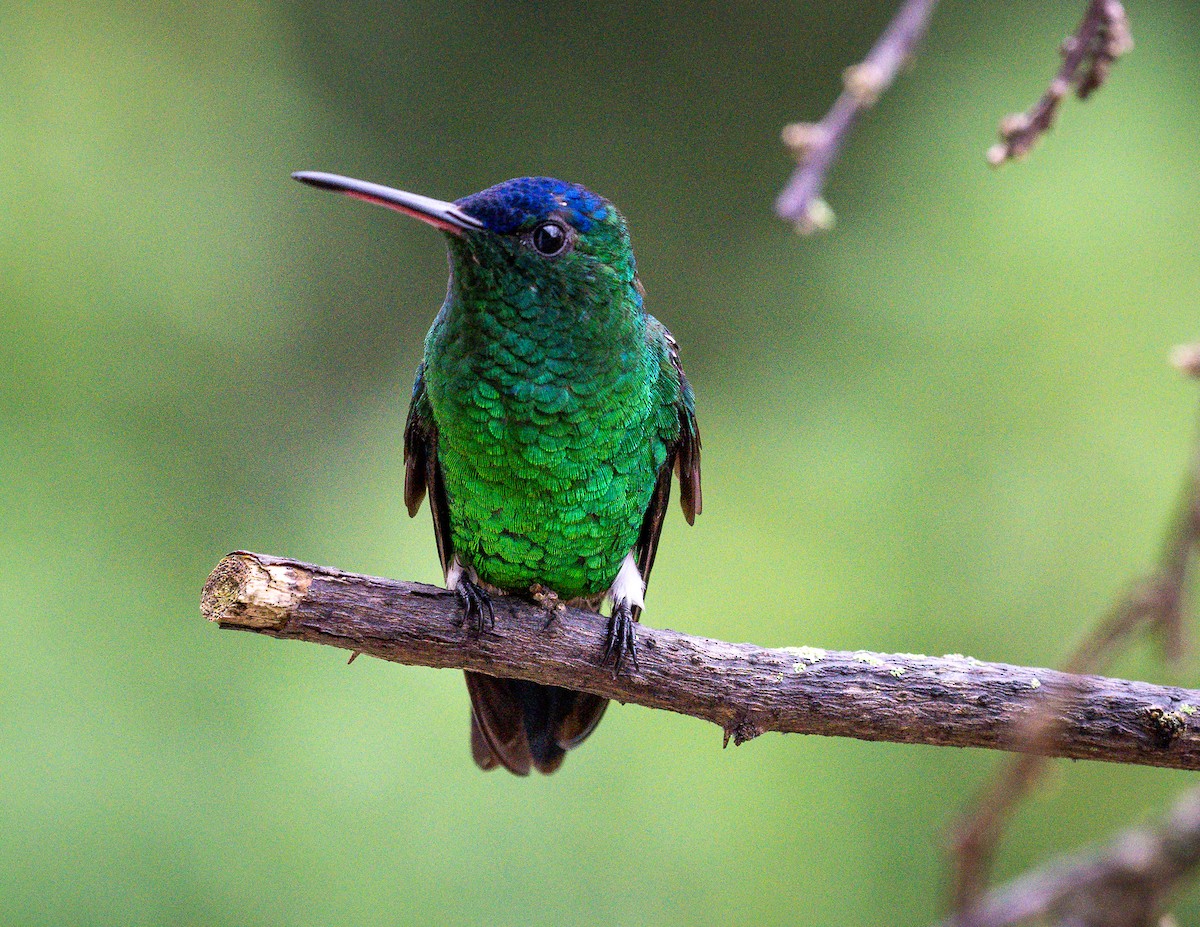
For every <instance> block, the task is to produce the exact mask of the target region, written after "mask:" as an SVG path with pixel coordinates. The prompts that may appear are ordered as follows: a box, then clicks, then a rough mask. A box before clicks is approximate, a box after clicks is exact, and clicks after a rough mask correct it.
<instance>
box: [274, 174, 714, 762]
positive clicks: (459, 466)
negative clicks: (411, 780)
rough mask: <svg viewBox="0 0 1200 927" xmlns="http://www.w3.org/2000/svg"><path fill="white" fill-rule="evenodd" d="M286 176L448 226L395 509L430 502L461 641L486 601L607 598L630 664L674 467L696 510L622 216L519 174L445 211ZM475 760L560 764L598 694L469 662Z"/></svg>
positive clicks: (687, 417)
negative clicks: (441, 294) (500, 674)
mask: <svg viewBox="0 0 1200 927" xmlns="http://www.w3.org/2000/svg"><path fill="white" fill-rule="evenodd" d="M292 176H293V177H295V179H297V180H299V181H302V182H304V183H307V184H311V185H312V186H315V187H320V188H323V189H326V190H335V191H338V192H341V193H345V194H348V195H350V196H353V197H356V198H357V199H361V200H365V201H367V202H369V203H376V204H378V205H381V206H386V207H388V208H391V209H395V210H398V211H399V212H402V213H404V214H405V215H408V216H412V217H413V218H415V219H420V220H421V221H422V222H425V223H427V224H429V225H432V226H433V227H434V228H437V229H440V230H441V231H442V232H444V233H446V237H447V240H448V243H449V250H450V281H449V285H448V289H447V293H446V300H445V302H444V303H443V304H442V307H441V311H439V312H438V314H437V317H436V318H435V319H434V321H433V326H432V327H431V328H430V329H429V334H428V335H427V336H426V338H425V354H424V359H423V360H422V362H421V364H420V365H419V366H418V367H417V377H416V383H415V384H414V386H413V392H412V403H411V405H410V407H409V410H408V421H407V424H406V425H405V430H404V458H405V480H404V500H405V503H406V504H407V506H408V512H409V515H410V516H412V515H416V514H417V511H418V510H419V509H420V507H421V502H422V500H423V499H424V498H425V496H426V495H427V494H428V496H429V507H430V510H431V511H432V514H433V529H434V536H435V538H436V540H437V548H438V555H439V557H440V559H441V565H442V570H443V572H444V574H445V579H446V587H447V588H448V589H452V590H454V592H455V593H456V595H457V596H458V598H459V601H460V603H461V607H462V612H463V614H462V619H463V622H464V624H465V625H466V628H467V631H468V633H470V634H474V635H478V634H480V633H482V632H483V631H484V630H485V629H488V628H491V627H493V626H494V623H495V616H494V611H493V607H492V596H494V595H498V594H505V593H507V594H524V595H529V594H530V593H534V594H543V595H544V594H546V593H549V594H552V596H553V597H555V598H557V599H558V600H560V601H562V602H565V603H568V604H571V605H575V606H578V607H583V608H588V609H591V610H593V611H596V612H597V613H599V610H600V607H601V605H602V604H603V603H604V602H606V601H607V602H608V603H609V604H610V605H611V614H610V617H609V619H608V629H607V630H608V635H607V643H606V647H605V650H604V653H603V655H602V656H601V658H600V661H601V663H604V664H607V663H609V662H611V663H612V665H613V671H614V673H616V672H620V671H621V668H622V666H624V665H626V664H633V666H634V667H636V660H637V654H636V650H635V636H634V630H633V623H634V622H635V621H637V620H638V617H639V615H640V613H641V609H642V608H643V605H644V602H643V593H644V591H645V584H646V581H647V580H648V579H649V578H650V570H651V567H652V566H653V565H654V554H655V550H656V549H657V547H658V539H659V534H660V532H661V531H662V525H663V519H664V518H665V516H666V510H667V505H668V502H669V501H670V494H671V478H672V473H673V472H674V474H675V475H676V476H677V478H678V480H679V487H680V499H681V502H682V505H683V512H684V516H685V517H686V519H687V521H688V523H689V524H691V523H692V522H693V521H694V519H695V517H696V515H698V514H699V513H700V509H701V497H700V433H699V430H698V428H697V425H696V411H695V399H694V397H693V394H692V388H691V386H690V385H689V384H688V381H687V377H685V376H684V373H683V367H682V366H681V364H680V360H679V348H678V346H677V344H676V343H675V340H674V338H672V337H671V333H670V332H668V331H667V329H666V328H665V327H664V326H663V325H662V324H661V323H660V322H659V321H658V320H657V319H655V318H654V317H653V316H652V315H650V314H649V313H648V312H646V311H645V309H644V308H643V296H644V290H643V288H642V284H641V281H640V280H639V279H638V275H637V267H636V264H635V262H634V257H633V250H632V247H631V245H630V240H629V231H628V229H627V227H626V224H625V219H624V218H623V217H622V216H621V214H620V213H619V212H618V211H617V210H616V208H615V207H614V206H613V204H612V203H610V202H609V201H608V200H606V199H604V198H602V197H600V196H597V195H596V194H595V193H592V192H591V191H590V190H587V189H585V188H584V187H582V186H580V185H578V184H573V183H566V182H564V181H561V180H553V179H551V178H547V177H522V178H518V179H516V180H509V181H506V182H505V183H501V184H498V185H497V186H494V187H490V188H489V189H487V190H484V191H482V192H480V193H475V194H473V195H471V196H467V197H464V198H463V199H460V200H458V201H456V202H453V203H449V202H443V201H440V200H435V199H431V198H429V197H425V196H419V195H416V194H413V193H406V192H404V191H401V190H395V189H392V188H390V187H385V186H380V185H378V184H373V183H367V182H364V181H361V180H354V179H351V178H348V177H341V176H338V175H336V174H325V173H319V172H315V171H300V172H297V173H295V174H293V175H292ZM466 676H467V691H468V692H469V694H470V698H471V752H472V755H473V756H474V759H475V762H476V763H477V764H478V765H479V766H480V767H481V768H482V769H485V770H487V769H494V768H495V767H497V766H503V767H504V768H505V769H507V770H509V771H510V772H513V773H516V774H517V775H522V776H523V775H528V773H529V771H530V769H531V768H535V769H537V770H539V771H540V772H543V773H550V772H553V771H554V770H556V769H557V768H558V767H559V766H560V765H561V764H562V761H563V757H564V755H565V753H566V751H567V750H568V749H570V748H572V747H575V746H578V745H579V744H580V743H581V742H582V741H583V740H584V739H585V738H586V737H587V736H588V735H589V734H590V733H591V732H592V731H593V730H595V728H596V725H597V724H598V723H599V721H600V718H601V716H602V715H603V714H604V709H605V707H606V706H607V704H608V702H607V699H603V698H600V697H599V696H596V695H591V694H588V693H583V692H574V691H571V690H569V689H563V688H559V687H555V686H544V685H539V684H537V683H532V682H526V681H523V680H518V679H499V678H495V677H492V676H487V675H485V674H482V673H475V672H470V671H468V672H467V674H466Z"/></svg>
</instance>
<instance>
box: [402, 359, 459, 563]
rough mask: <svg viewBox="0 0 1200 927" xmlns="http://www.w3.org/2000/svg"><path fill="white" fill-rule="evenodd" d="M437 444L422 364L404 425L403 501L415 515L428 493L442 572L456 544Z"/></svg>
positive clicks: (418, 369) (414, 384) (411, 513)
mask: <svg viewBox="0 0 1200 927" xmlns="http://www.w3.org/2000/svg"><path fill="white" fill-rule="evenodd" d="M437 443H438V432H437V423H435V422H434V420H433V410H432V408H430V405H429V395H428V394H427V393H426V392H425V364H424V363H422V364H421V365H420V366H418V367H417V379H416V382H415V383H413V393H412V402H411V403H409V406H408V421H407V422H405V424H404V504H405V505H406V506H408V515H409V517H410V518H412V517H414V516H415V515H416V514H417V512H419V511H420V510H421V502H422V501H423V500H424V499H425V495H426V493H428V494H429V510H430V512H431V513H432V514H433V536H434V539H435V540H436V541H437V549H438V559H439V560H440V561H441V564H442V572H443V573H446V572H447V571H448V570H449V569H450V564H451V562H452V561H453V560H454V544H453V541H452V540H451V537H450V506H449V505H448V504H447V502H446V484H445V483H444V482H443V481H442V468H441V466H440V465H439V464H438V457H437Z"/></svg>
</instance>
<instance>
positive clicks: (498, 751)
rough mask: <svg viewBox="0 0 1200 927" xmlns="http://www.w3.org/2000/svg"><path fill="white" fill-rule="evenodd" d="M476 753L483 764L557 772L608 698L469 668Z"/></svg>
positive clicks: (519, 771)
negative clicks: (485, 673) (488, 673)
mask: <svg viewBox="0 0 1200 927" xmlns="http://www.w3.org/2000/svg"><path fill="white" fill-rule="evenodd" d="M466 677H467V691H468V692H469V693H470V695H471V755H472V756H473V757H474V758H475V762H476V764H478V766H479V768H480V769H495V768H496V767H497V766H503V767H504V768H505V769H507V770H508V771H509V772H511V773H515V774H516V775H518V776H527V775H529V770H530V769H531V768H533V769H536V770H537V771H538V772H542V773H552V772H554V770H556V769H558V767H559V766H561V765H562V761H563V757H564V756H565V755H566V752H567V751H568V750H570V749H571V748H572V747H577V746H579V744H581V743H583V741H584V740H585V739H586V738H587V736H588V735H589V734H590V733H592V731H593V730H595V729H596V725H597V724H599V723H600V718H601V717H603V715H604V709H605V708H607V707H608V699H605V698H600V697H599V696H598V695H589V694H588V693H586V692H573V691H572V690H570V689H560V688H559V687H558V686H543V685H539V684H538V683H536V682H526V681H524V680H521V679H499V678H497V677H495V676H486V675H484V674H483V673H472V672H467V673H466Z"/></svg>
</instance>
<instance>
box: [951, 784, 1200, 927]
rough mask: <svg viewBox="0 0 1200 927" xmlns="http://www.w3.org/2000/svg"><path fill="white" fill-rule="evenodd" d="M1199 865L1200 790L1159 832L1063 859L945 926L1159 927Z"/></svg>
mask: <svg viewBox="0 0 1200 927" xmlns="http://www.w3.org/2000/svg"><path fill="white" fill-rule="evenodd" d="M1197 866H1200V789H1192V790H1190V791H1188V792H1187V793H1185V794H1184V796H1183V797H1182V798H1181V799H1180V800H1179V801H1177V802H1176V804H1175V807H1174V809H1173V810H1172V811H1171V814H1170V815H1169V816H1168V818H1167V820H1166V821H1164V822H1163V824H1162V825H1161V826H1160V827H1159V828H1157V829H1153V830H1152V829H1148V828H1137V829H1135V830H1130V831H1126V832H1125V833H1123V834H1121V835H1120V836H1119V837H1117V839H1116V840H1114V841H1112V842H1111V843H1110V844H1109V845H1108V846H1107V847H1105V848H1103V849H1101V850H1099V851H1095V850H1093V851H1090V852H1084V853H1078V854H1072V855H1070V856H1064V857H1061V858H1059V859H1057V860H1055V861H1054V862H1052V863H1050V864H1049V865H1046V866H1043V867H1041V868H1039V869H1037V870H1035V871H1033V872H1029V873H1026V874H1024V875H1022V876H1020V877H1018V878H1017V879H1015V880H1013V881H1012V882H1010V883H1009V884H1008V885H1005V886H1003V887H1001V888H998V889H995V890H994V891H992V892H991V893H989V894H988V895H987V897H986V898H984V899H983V900H982V901H981V902H980V903H979V904H978V905H977V906H976V907H975V908H974V909H973V910H972V912H971V917H970V920H969V922H967V921H964V920H962V919H961V918H958V919H955V918H952V919H951V920H949V921H947V922H946V925H945V927H963V925H964V924H965V923H970V924H971V925H972V927H1010V925H1014V924H1022V923H1026V922H1029V921H1034V920H1036V921H1037V922H1039V923H1042V922H1047V923H1054V924H1069V925H1072V927H1156V925H1158V924H1160V923H1161V919H1162V917H1163V916H1164V914H1165V913H1166V911H1167V907H1168V905H1169V904H1170V903H1171V901H1172V900H1173V898H1174V897H1175V894H1176V893H1177V892H1178V891H1179V889H1180V888H1181V887H1182V886H1183V884H1184V882H1185V881H1186V880H1187V879H1188V878H1189V877H1190V876H1192V875H1194V874H1195V871H1196V868H1197Z"/></svg>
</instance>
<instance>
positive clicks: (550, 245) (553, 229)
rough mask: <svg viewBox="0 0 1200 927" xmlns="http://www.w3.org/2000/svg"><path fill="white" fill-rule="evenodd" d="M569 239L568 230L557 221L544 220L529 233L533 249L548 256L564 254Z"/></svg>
mask: <svg viewBox="0 0 1200 927" xmlns="http://www.w3.org/2000/svg"><path fill="white" fill-rule="evenodd" d="M569 241H570V239H569V238H568V237H567V230H566V229H564V228H563V227H562V226H561V225H559V224H558V223H557V222H543V223H542V224H541V225H539V226H536V227H535V228H534V230H533V231H532V232H530V233H529V244H531V245H532V246H533V250H534V251H536V252H537V253H538V254H542V255H545V256H546V257H554V256H555V255H556V254H562V252H563V251H564V250H565V249H566V247H567V243H568V242H569Z"/></svg>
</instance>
